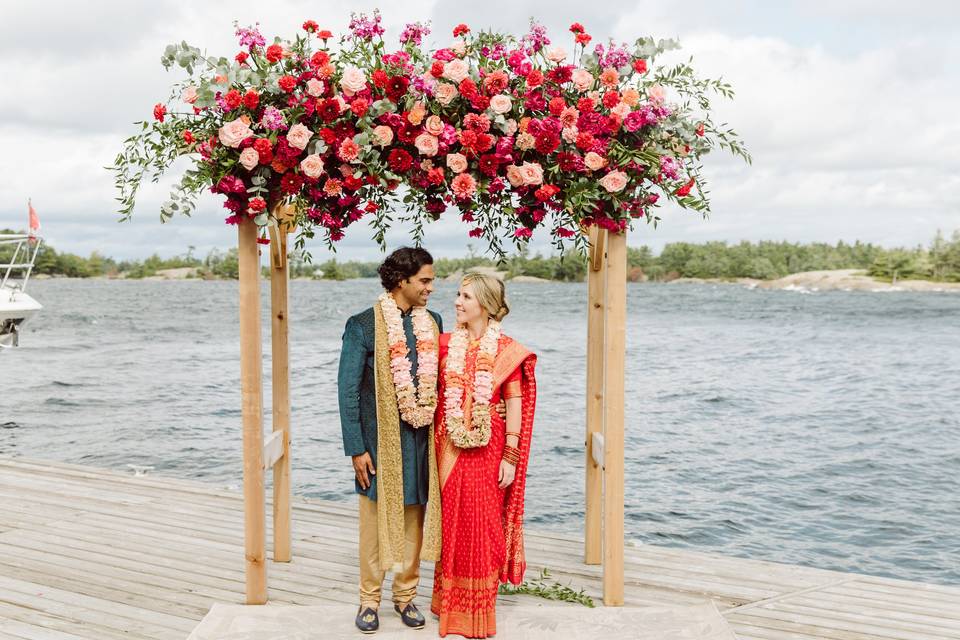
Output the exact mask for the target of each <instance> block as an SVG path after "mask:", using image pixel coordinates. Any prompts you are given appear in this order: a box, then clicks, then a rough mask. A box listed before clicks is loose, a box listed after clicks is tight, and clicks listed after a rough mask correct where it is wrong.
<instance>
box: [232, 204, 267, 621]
mask: <svg viewBox="0 0 960 640" xmlns="http://www.w3.org/2000/svg"><path fill="white" fill-rule="evenodd" d="M238 236H239V256H238V259H239V263H240V264H239V267H240V388H241V397H242V399H243V400H242V407H243V506H244V509H243V510H244V549H245V552H246V576H247V585H246V591H247V604H264V603H265V602H266V601H267V564H266V557H265V556H266V543H265V541H266V514H265V505H264V488H263V370H262V366H263V365H262V357H263V354H262V348H261V341H260V256H259V251H258V248H257V247H258V245H257V225H256V224H254V222H253V220H243V221H242V222H241V223H240V225H239V228H238Z"/></svg>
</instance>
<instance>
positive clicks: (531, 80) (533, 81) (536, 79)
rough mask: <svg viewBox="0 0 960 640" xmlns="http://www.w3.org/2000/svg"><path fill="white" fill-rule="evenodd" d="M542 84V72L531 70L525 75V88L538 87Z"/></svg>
mask: <svg viewBox="0 0 960 640" xmlns="http://www.w3.org/2000/svg"><path fill="white" fill-rule="evenodd" d="M542 84H543V72H542V71H540V70H539V69H532V70H531V71H530V73H528V74H527V86H528V87H530V88H533V87H539V86H540V85H542Z"/></svg>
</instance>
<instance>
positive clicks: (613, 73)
mask: <svg viewBox="0 0 960 640" xmlns="http://www.w3.org/2000/svg"><path fill="white" fill-rule="evenodd" d="M619 82H620V73H619V72H618V71H617V70H616V69H614V68H613V67H607V68H606V69H604V70H603V72H602V73H601V74H600V84H602V85H603V86H605V87H615V86H617V84H618V83H619Z"/></svg>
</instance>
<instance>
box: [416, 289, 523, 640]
mask: <svg viewBox="0 0 960 640" xmlns="http://www.w3.org/2000/svg"><path fill="white" fill-rule="evenodd" d="M455 306H456V315H457V328H456V329H455V330H454V331H453V333H445V334H442V335H441V336H440V381H439V388H438V392H439V403H438V408H437V414H436V422H435V424H436V428H435V432H436V442H435V445H436V449H437V461H438V466H439V473H440V487H441V500H440V502H441V505H442V507H441V508H442V522H443V525H442V526H443V546H442V550H441V558H440V562H438V563H437V565H436V568H435V575H434V583H433V601H432V603H431V610H432V611H433V613H435V614H436V615H438V616H439V617H440V635H441V636H445V635H446V634H448V633H456V634H460V635H463V636H466V637H468V638H486V637H489V636H492V635H494V634H495V633H496V632H497V622H496V611H495V608H496V599H497V588H498V586H499V584H500V583H501V582H507V581H508V580H509V581H510V582H512V583H513V584H520V582H522V580H523V573H524V570H525V569H526V561H525V559H524V553H523V494H524V487H525V485H526V473H527V462H528V460H529V454H530V437H531V433H532V429H533V414H534V409H535V406H536V398H537V385H536V379H535V378H534V366H535V365H536V359H537V358H536V356H535V355H534V354H533V353H531V352H530V351H528V350H527V349H526V348H525V347H524V346H523V345H521V344H520V343H519V342H516V341H515V340H513V339H512V338H510V337H508V336H507V335H505V334H504V333H503V332H502V328H501V324H500V322H501V321H502V320H503V318H504V316H506V315H507V313H509V308H508V307H507V301H506V298H505V290H504V284H503V281H501V280H499V279H498V278H495V277H492V276H489V275H486V274H480V273H470V274H467V275H466V276H465V277H464V278H463V280H462V281H461V283H460V288H459V290H458V292H457V300H456V305H455Z"/></svg>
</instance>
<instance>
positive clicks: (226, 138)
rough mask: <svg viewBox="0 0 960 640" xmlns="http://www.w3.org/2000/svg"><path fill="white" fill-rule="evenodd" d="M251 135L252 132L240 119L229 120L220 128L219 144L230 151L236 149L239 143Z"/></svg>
mask: <svg viewBox="0 0 960 640" xmlns="http://www.w3.org/2000/svg"><path fill="white" fill-rule="evenodd" d="M252 135H253V131H251V130H250V127H249V126H248V125H247V123H246V122H244V121H243V120H242V119H240V118H237V119H236V120H231V121H230V122H228V123H226V124H225V125H223V126H222V127H220V131H219V137H220V142H221V143H222V144H223V145H224V146H226V147H230V148H231V149H236V148H237V147H239V146H240V143H241V142H243V141H244V140H246V139H247V138H249V137H250V136H252Z"/></svg>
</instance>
